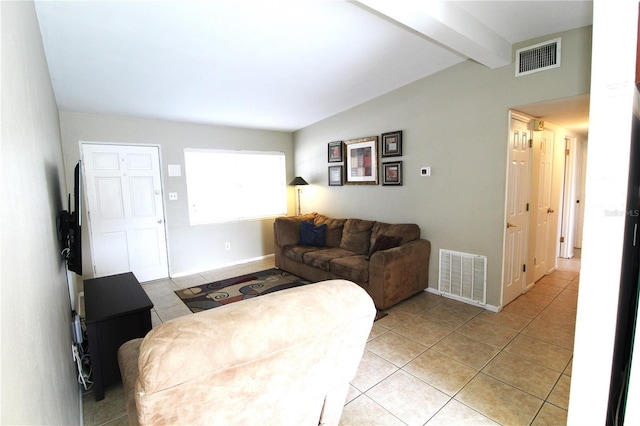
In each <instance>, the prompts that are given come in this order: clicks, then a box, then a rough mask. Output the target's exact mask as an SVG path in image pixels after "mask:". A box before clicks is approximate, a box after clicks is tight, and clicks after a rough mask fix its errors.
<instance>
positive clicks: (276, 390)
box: [120, 280, 375, 425]
mask: <svg viewBox="0 0 640 426" xmlns="http://www.w3.org/2000/svg"><path fill="white" fill-rule="evenodd" d="M374 316H375V308H374V305H373V302H372V300H371V298H370V297H369V296H368V295H367V293H366V292H365V291H364V290H363V289H361V288H360V287H359V286H358V285H356V284H354V283H352V282H349V281H344V280H331V281H324V282H321V283H317V284H310V285H306V286H302V287H296V288H293V289H288V290H282V291H279V292H275V293H272V294H269V295H265V296H260V297H257V298H254V299H249V300H244V301H242V302H237V303H232V304H229V305H226V306H224V307H220V308H215V309H211V310H208V311H204V312H200V313H197V314H193V315H189V316H185V317H181V318H177V319H175V320H172V321H168V322H165V323H164V324H162V325H161V326H159V327H157V328H155V329H153V330H152V331H151V332H150V333H149V334H148V335H147V336H146V337H145V338H144V340H143V341H142V343H141V344H140V346H139V355H138V364H137V366H138V372H139V376H138V378H137V380H136V381H135V404H136V405H135V409H136V411H137V420H138V422H139V424H143V425H160V424H209V425H233V424H239V425H248V424H259V425H318V424H338V421H339V419H340V415H341V413H342V408H343V405H344V402H345V398H346V395H347V391H348V389H349V382H350V381H351V380H352V379H353V377H354V376H355V373H356V371H357V368H358V364H359V362H360V359H361V357H362V354H363V350H364V346H365V343H366V340H367V337H368V335H369V332H370V330H371V326H372V323H373V319H374ZM138 344H139V342H138ZM126 345H127V344H125V345H123V348H121V351H120V352H121V353H120V357H121V360H120V361H121V364H126V359H124V358H125V355H124V354H123V353H122V352H123V351H124V352H126V351H127V349H126ZM130 345H131V346H132V347H135V346H136V342H131V343H130ZM121 369H122V370H123V376H125V375H127V376H130V375H131V373H130V372H125V371H124V370H126V368H122V365H121ZM130 380H131V378H130V377H129V378H126V379H125V380H124V381H125V387H126V386H127V381H129V382H130ZM130 383H131V382H130ZM131 417H132V416H131V413H130V419H131Z"/></svg>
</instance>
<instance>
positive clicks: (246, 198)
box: [184, 148, 287, 225]
mask: <svg viewBox="0 0 640 426" xmlns="http://www.w3.org/2000/svg"><path fill="white" fill-rule="evenodd" d="M184 162H185V174H186V178H187V197H188V200H189V223H190V224H191V225H201V224H205V223H217V222H230V221H236V220H245V219H257V218H263V217H271V216H280V215H284V214H286V212H287V186H286V169H285V159H284V153H282V152H257V151H223V150H211V149H191V148H187V149H185V150H184Z"/></svg>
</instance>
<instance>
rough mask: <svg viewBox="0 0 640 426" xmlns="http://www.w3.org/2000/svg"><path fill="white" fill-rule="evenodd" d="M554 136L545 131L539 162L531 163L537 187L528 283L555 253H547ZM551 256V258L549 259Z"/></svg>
mask: <svg viewBox="0 0 640 426" xmlns="http://www.w3.org/2000/svg"><path fill="white" fill-rule="evenodd" d="M554 139H555V134H554V132H553V131H551V130H547V129H545V130H544V132H543V134H542V138H541V141H540V158H539V161H535V160H534V161H533V163H534V164H538V171H539V173H538V176H537V178H538V179H537V180H538V185H537V188H536V192H537V194H536V195H537V197H536V206H535V208H536V222H535V223H536V234H535V241H533V242H532V243H533V245H535V249H534V253H535V254H534V259H533V263H532V264H533V277H531V278H530V279H529V280H528V281H529V282H530V283H532V282H536V281H538V280H539V279H540V278H542V276H543V275H544V274H546V273H547V272H548V271H549V269H550V267H549V265H550V264H553V262H552V261H553V258H554V257H555V253H551V254H550V253H549V251H548V247H549V238H551V235H550V232H549V231H550V230H549V217H550V216H551V215H552V214H555V211H554V209H553V208H552V207H551V183H552V177H553V150H554ZM530 247H531V245H530ZM550 256H551V258H550Z"/></svg>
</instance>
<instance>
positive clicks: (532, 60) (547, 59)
mask: <svg viewBox="0 0 640 426" xmlns="http://www.w3.org/2000/svg"><path fill="white" fill-rule="evenodd" d="M559 66H560V39H559V38H556V39H554V40H550V41H545V42H544V43H540V44H536V45H533V46H528V47H523V48H522V49H518V50H517V51H516V77H520V76H521V75H527V74H531V73H534V72H538V71H545V70H549V69H551V68H558V67H559Z"/></svg>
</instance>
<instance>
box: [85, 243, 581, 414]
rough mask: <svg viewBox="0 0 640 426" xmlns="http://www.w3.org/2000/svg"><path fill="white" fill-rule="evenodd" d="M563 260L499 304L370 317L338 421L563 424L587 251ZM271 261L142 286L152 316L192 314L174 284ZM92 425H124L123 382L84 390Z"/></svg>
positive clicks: (412, 304) (410, 307) (436, 304)
mask: <svg viewBox="0 0 640 426" xmlns="http://www.w3.org/2000/svg"><path fill="white" fill-rule="evenodd" d="M577 254H578V256H576V257H574V258H573V259H569V260H567V259H558V263H559V268H558V270H556V271H555V272H553V273H551V274H549V275H547V276H545V277H543V278H542V279H540V280H539V281H538V282H537V283H536V284H535V286H534V287H533V288H532V289H531V290H529V291H528V292H527V293H526V294H524V295H522V296H520V297H519V298H517V299H516V300H514V301H513V302H511V303H510V304H509V305H507V306H506V307H505V308H504V309H503V310H502V312H500V313H497V314H496V313H492V312H489V311H486V310H484V309H482V308H479V307H476V306H472V305H469V304H466V303H463V302H459V301H455V300H451V299H448V298H444V297H441V296H437V295H435V294H432V293H428V292H423V293H420V294H419V295H417V296H414V297H412V298H410V299H408V300H406V301H404V302H402V303H400V304H398V305H396V306H394V307H392V308H391V309H389V310H388V311H387V312H388V314H389V315H387V316H386V317H384V318H382V319H380V320H378V321H376V322H375V323H374V325H373V329H372V331H371V335H370V336H369V341H368V343H367V346H366V349H365V353H364V356H363V358H362V361H361V363H360V367H359V369H358V373H357V375H356V377H355V378H354V380H353V381H352V383H351V389H350V392H349V395H348V398H347V402H346V405H345V408H344V411H343V414H342V419H341V421H340V424H341V425H358V426H360V425H385V426H386V425H425V424H427V425H452V424H456V425H457V424H460V425H462V424H473V425H484V424H487V425H496V424H501V425H529V424H533V425H545V424H552V425H560V424H566V419H567V407H568V402H569V387H570V382H571V366H572V357H573V335H574V328H575V316H576V302H577V295H578V285H579V269H580V259H579V252H577ZM272 267H273V258H269V259H266V260H261V261H257V262H251V263H247V264H243V265H239V266H234V267H230V268H224V269H219V270H215V271H209V272H204V273H200V274H195V275H191V276H188V277H182V278H174V279H168V280H160V281H154V282H150V283H145V284H143V288H144V289H145V291H146V292H147V294H148V295H149V297H150V298H151V300H152V301H153V304H154V309H153V311H152V322H153V325H154V326H156V325H158V324H161V323H162V322H164V321H167V320H169V319H172V318H176V317H179V316H182V315H188V314H190V313H191V311H189V309H188V308H187V307H186V306H185V305H184V304H183V303H182V301H180V299H178V298H177V296H176V295H175V293H174V291H175V290H178V289H182V288H187V287H191V286H194V285H198V284H205V283H208V282H212V281H217V280H221V279H225V278H230V277H234V276H237V275H241V274H245V273H251V272H256V271H260V270H264V269H269V268H272ZM83 411H84V422H85V424H86V425H126V424H127V416H126V411H125V406H124V395H123V391H122V386H121V385H117V386H112V387H109V388H107V389H106V390H105V399H104V400H102V401H100V402H96V401H95V400H94V397H93V393H92V392H90V391H89V392H87V393H86V394H85V395H84V397H83Z"/></svg>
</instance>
